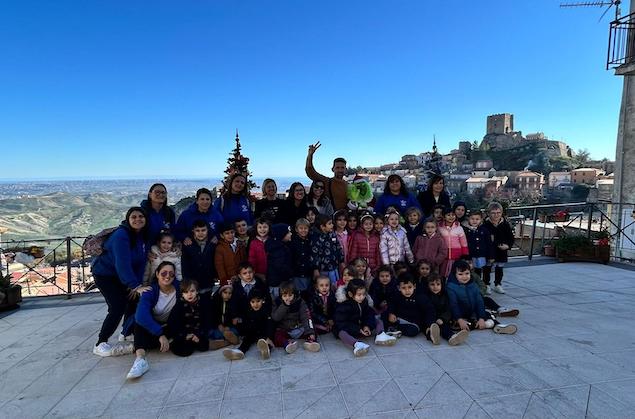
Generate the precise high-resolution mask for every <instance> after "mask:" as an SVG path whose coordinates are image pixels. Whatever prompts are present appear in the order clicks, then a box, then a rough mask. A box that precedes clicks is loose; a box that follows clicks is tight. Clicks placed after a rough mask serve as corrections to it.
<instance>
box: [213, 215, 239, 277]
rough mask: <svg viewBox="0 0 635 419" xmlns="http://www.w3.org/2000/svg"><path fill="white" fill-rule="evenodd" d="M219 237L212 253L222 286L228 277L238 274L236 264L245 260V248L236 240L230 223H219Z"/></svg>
mask: <svg viewBox="0 0 635 419" xmlns="http://www.w3.org/2000/svg"><path fill="white" fill-rule="evenodd" d="M220 237H221V238H220V240H219V241H218V246H216V252H215V254H214V265H215V266H216V271H217V272H218V280H219V281H220V285H221V286H222V285H227V284H229V281H230V279H231V278H232V277H233V276H235V275H237V274H238V265H240V263H241V262H243V261H244V260H245V248H244V247H243V246H242V245H241V244H240V243H239V242H238V240H236V231H235V230H234V225H233V224H232V223H223V224H222V225H221V228H220Z"/></svg>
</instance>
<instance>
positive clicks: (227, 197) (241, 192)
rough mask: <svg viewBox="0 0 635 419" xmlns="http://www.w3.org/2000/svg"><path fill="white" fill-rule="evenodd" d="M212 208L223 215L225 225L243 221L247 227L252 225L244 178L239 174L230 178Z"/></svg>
mask: <svg viewBox="0 0 635 419" xmlns="http://www.w3.org/2000/svg"><path fill="white" fill-rule="evenodd" d="M214 208H215V209H216V210H217V211H218V212H220V213H221V214H222V215H223V219H224V220H225V222H226V223H235V222H236V221H238V220H245V221H247V225H248V226H251V225H253V224H254V216H253V214H252V212H251V203H250V202H249V190H248V188H247V179H246V178H245V176H243V175H242V174H240V173H236V174H234V175H232V176H230V178H229V180H228V181H227V185H225V193H224V194H223V195H222V196H221V197H219V198H217V199H216V201H214Z"/></svg>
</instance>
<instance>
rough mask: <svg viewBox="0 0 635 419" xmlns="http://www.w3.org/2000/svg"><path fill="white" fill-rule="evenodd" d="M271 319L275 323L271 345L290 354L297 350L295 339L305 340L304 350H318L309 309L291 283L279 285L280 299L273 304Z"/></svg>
mask: <svg viewBox="0 0 635 419" xmlns="http://www.w3.org/2000/svg"><path fill="white" fill-rule="evenodd" d="M271 318H272V319H273V321H274V322H275V323H276V331H275V334H274V337H273V343H274V344H275V345H276V346H277V347H280V348H284V350H285V351H286V352H287V353H289V354H290V353H293V352H295V351H296V349H298V342H297V339H299V338H305V342H304V344H303V347H304V349H305V350H307V351H310V352H318V351H319V350H320V344H319V343H317V341H316V340H315V331H314V330H313V326H312V325H311V321H310V319H311V317H310V312H309V308H308V307H307V305H306V303H305V302H304V300H303V299H302V298H300V294H299V293H298V292H297V291H296V289H295V287H294V286H293V282H291V281H287V282H284V283H282V284H281V285H280V297H278V298H277V299H276V301H275V303H274V308H273V310H272V311H271Z"/></svg>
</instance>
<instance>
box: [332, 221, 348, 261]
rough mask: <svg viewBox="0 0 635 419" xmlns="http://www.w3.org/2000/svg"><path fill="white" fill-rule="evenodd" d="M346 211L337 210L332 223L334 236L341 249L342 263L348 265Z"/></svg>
mask: <svg viewBox="0 0 635 419" xmlns="http://www.w3.org/2000/svg"><path fill="white" fill-rule="evenodd" d="M347 216H348V215H347V213H346V210H339V211H336V212H335V214H333V223H334V225H335V235H336V236H337V240H338V241H339V242H340V247H341V248H342V256H343V257H344V260H343V262H344V263H348V241H349V234H348V230H347V228H346V227H347V225H348V220H347Z"/></svg>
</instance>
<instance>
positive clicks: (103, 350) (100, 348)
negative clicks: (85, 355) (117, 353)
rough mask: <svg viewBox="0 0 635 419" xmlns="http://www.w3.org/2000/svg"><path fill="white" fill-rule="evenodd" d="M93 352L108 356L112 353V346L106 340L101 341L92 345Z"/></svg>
mask: <svg viewBox="0 0 635 419" xmlns="http://www.w3.org/2000/svg"><path fill="white" fill-rule="evenodd" d="M93 353H94V354H95V355H99V356H110V355H112V346H110V344H109V343H108V342H102V343H100V344H99V345H95V346H94V347H93Z"/></svg>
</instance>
